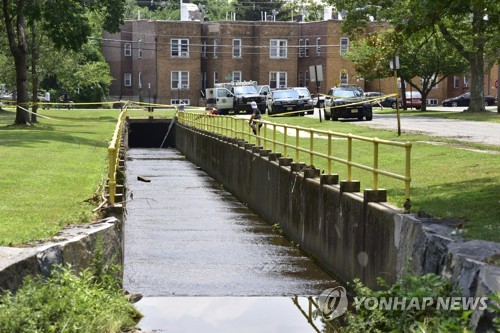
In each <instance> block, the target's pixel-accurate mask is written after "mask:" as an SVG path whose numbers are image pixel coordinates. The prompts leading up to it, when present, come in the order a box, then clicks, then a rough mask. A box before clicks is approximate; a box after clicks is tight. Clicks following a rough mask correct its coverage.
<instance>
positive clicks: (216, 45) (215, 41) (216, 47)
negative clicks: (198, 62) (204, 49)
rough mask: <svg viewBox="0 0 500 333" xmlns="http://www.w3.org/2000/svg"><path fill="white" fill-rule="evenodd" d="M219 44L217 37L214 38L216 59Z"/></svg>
mask: <svg viewBox="0 0 500 333" xmlns="http://www.w3.org/2000/svg"><path fill="white" fill-rule="evenodd" d="M218 45H219V43H218V42H217V40H216V39H214V59H215V58H217V49H218Z"/></svg>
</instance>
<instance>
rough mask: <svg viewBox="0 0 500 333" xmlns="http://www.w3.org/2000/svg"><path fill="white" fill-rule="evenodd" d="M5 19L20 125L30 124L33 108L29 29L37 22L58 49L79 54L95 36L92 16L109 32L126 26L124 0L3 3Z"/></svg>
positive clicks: (17, 121) (45, 0)
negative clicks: (92, 36) (30, 113)
mask: <svg viewBox="0 0 500 333" xmlns="http://www.w3.org/2000/svg"><path fill="white" fill-rule="evenodd" d="M1 1H2V3H1V4H2V7H1V8H2V10H1V14H2V18H3V21H4V24H5V31H6V33H7V39H8V44H9V49H10V52H11V53H12V56H13V58H14V64H15V70H16V90H17V108H16V119H15V123H16V124H27V123H29V116H28V112H26V111H25V110H26V108H27V106H28V105H29V94H28V68H29V66H28V63H29V61H28V60H29V40H28V36H29V31H28V30H29V28H30V24H31V25H32V26H34V25H35V24H36V23H37V22H40V23H41V28H42V29H43V30H44V31H45V32H46V33H47V36H48V38H49V39H50V40H51V41H52V42H53V43H54V46H55V47H56V48H58V49H72V50H78V49H80V47H81V46H82V45H83V44H84V43H85V42H86V41H87V38H88V37H89V36H90V34H91V31H92V30H91V23H90V21H89V15H88V14H89V13H96V14H98V15H100V17H101V18H102V26H103V28H104V29H105V30H107V31H109V32H117V31H119V27H120V25H121V24H122V23H123V12H124V1H123V0H97V1H89V2H81V1H77V0H39V1H28V0H15V1H14V0H1Z"/></svg>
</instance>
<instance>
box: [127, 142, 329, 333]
mask: <svg viewBox="0 0 500 333" xmlns="http://www.w3.org/2000/svg"><path fill="white" fill-rule="evenodd" d="M126 179H127V204H126V218H125V229H124V242H125V252H124V288H125V289H126V290H127V291H129V292H131V293H140V294H142V295H144V298H143V300H141V301H140V302H139V303H137V306H138V308H139V309H140V310H141V311H142V312H143V314H144V315H145V317H144V319H143V321H142V322H141V325H143V326H144V327H142V326H141V328H143V329H148V330H153V329H154V330H167V331H168V332H189V331H192V330H191V329H189V330H183V327H185V325H187V324H185V323H184V321H186V320H187V319H186V318H190V319H192V324H194V323H195V322H197V323H202V322H205V321H207V320H208V321H209V323H212V324H213V325H215V326H214V327H217V328H218V332H221V331H222V332H223V330H222V327H223V326H224V325H229V326H227V327H234V325H235V324H237V323H240V324H241V325H242V327H250V326H251V325H250V323H253V325H259V324H260V322H261V321H263V320H267V322H268V323H267V324H266V325H265V326H266V327H267V329H266V330H262V332H274V331H277V330H273V329H272V327H279V331H283V330H284V326H282V325H283V324H284V323H285V322H286V320H284V318H289V319H287V320H288V321H289V322H290V323H291V322H292V321H290V320H292V318H295V319H296V320H297V324H293V325H292V326H291V327H288V326H286V327H287V328H286V329H287V331H290V330H291V331H292V332H293V331H294V330H292V327H299V326H300V325H301V324H298V322H299V321H302V322H303V323H305V324H306V325H308V323H307V320H306V319H305V318H304V317H303V314H302V312H301V311H300V310H299V309H298V307H297V304H295V303H294V302H293V299H294V298H293V297H294V296H295V295H299V296H318V295H320V294H321V292H322V291H323V290H325V289H328V288H332V287H335V286H336V285H337V283H336V282H335V281H334V280H332V279H331V277H330V276H329V275H327V274H326V273H325V272H324V271H323V270H321V269H320V268H319V267H318V266H317V265H316V264H315V263H314V262H313V261H312V260H310V259H309V258H308V257H306V256H304V255H303V254H302V253H301V252H300V250H298V249H297V247H296V246H293V245H292V244H290V242H288V240H286V239H285V238H284V237H282V236H281V235H279V234H278V233H277V232H276V231H275V230H273V228H272V226H270V225H269V224H267V223H266V222H265V221H263V220H262V219H260V218H259V217H258V216H256V215H255V214H254V213H253V212H252V211H251V210H250V209H248V208H247V207H246V206H245V205H244V204H242V203H240V202H239V201H238V200H236V199H235V198H234V197H233V196H232V195H231V194H230V193H228V192H227V191H225V190H224V189H223V186H221V184H219V183H217V182H216V181H214V180H213V179H212V178H210V177H209V176H207V175H206V174H205V173H204V172H203V171H201V170H199V168H197V167H196V166H195V165H193V164H192V163H190V162H189V161H187V160H186V159H185V158H184V157H183V156H182V155H181V154H180V153H179V152H178V151H176V150H174V149H130V150H129V151H128V152H127V162H126ZM139 179H140V180H139ZM141 180H142V181H141ZM144 180H146V181H147V182H145V181H144ZM263 185H264V186H265V184H263ZM298 300H299V302H301V300H302V301H304V300H305V301H307V298H304V297H299V298H298ZM306 312H307V311H306ZM158 318H163V319H161V320H160V319H158ZM195 318H197V319H195ZM258 318H260V319H258ZM219 319H220V321H218V320H219ZM268 319H269V320H268ZM270 321H273V324H271V322H270ZM205 325H208V324H207V323H205ZM231 325H233V326H231ZM273 325H274V326H273ZM207 327H211V326H207ZM207 327H205V328H207ZM224 327H226V326H224ZM254 327H258V326H254ZM309 329H310V330H312V331H314V329H313V328H312V327H311V326H309ZM230 330H231V329H228V331H230ZM204 331H206V330H204ZM234 331H235V330H233V332H234ZM236 331H238V332H241V331H242V330H241V329H239V330H236ZM305 331H306V330H301V332H305ZM252 332H261V330H259V329H254V330H252Z"/></svg>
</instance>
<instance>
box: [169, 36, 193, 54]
mask: <svg viewBox="0 0 500 333" xmlns="http://www.w3.org/2000/svg"><path fill="white" fill-rule="evenodd" d="M170 56H172V57H184V58H187V57H189V39H187V38H172V39H170Z"/></svg>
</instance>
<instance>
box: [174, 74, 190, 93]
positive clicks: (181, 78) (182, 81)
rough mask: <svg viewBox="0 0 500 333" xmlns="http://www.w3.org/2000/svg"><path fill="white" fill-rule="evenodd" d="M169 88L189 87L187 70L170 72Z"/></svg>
mask: <svg viewBox="0 0 500 333" xmlns="http://www.w3.org/2000/svg"><path fill="white" fill-rule="evenodd" d="M170 75H171V82H172V85H171V88H172V89H188V88H189V72H182V71H179V72H171V73H170Z"/></svg>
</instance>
